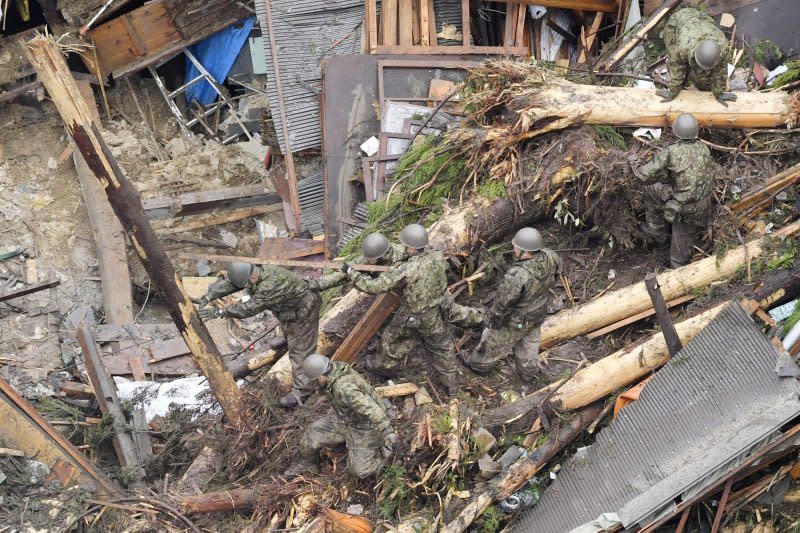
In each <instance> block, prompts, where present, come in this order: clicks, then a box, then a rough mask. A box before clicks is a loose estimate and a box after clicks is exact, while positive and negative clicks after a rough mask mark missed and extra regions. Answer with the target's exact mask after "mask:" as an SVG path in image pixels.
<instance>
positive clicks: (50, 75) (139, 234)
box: [24, 35, 242, 422]
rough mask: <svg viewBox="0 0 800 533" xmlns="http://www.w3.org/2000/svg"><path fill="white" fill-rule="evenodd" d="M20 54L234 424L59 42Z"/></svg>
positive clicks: (237, 395)
mask: <svg viewBox="0 0 800 533" xmlns="http://www.w3.org/2000/svg"><path fill="white" fill-rule="evenodd" d="M24 51H25V55H26V57H27V58H28V60H29V61H30V62H31V65H33V67H34V68H35V69H36V71H37V73H38V74H39V78H40V79H41V80H42V83H43V84H44V86H45V87H46V88H47V91H48V93H49V94H50V97H51V99H52V101H53V103H54V105H55V107H56V109H57V110H58V112H59V114H60V115H61V117H62V119H63V120H64V123H65V124H66V125H67V129H68V130H69V134H70V136H71V137H72V138H73V140H74V141H75V145H76V147H77V148H78V150H79V151H80V153H81V154H82V155H83V156H84V159H85V160H86V162H87V164H88V165H89V168H90V170H91V171H92V173H93V174H94V176H95V178H97V180H98V181H99V182H100V183H101V184H102V185H104V186H105V189H104V190H105V192H106V194H107V197H108V200H109V202H110V203H111V206H112V208H113V209H114V212H115V213H116V215H117V217H118V218H119V219H120V222H121V223H122V227H123V228H124V229H125V231H126V232H127V234H128V236H129V238H130V240H131V242H132V243H133V248H134V250H135V251H136V253H137V254H138V255H139V258H140V259H141V261H142V264H143V266H144V268H145V270H146V271H147V273H148V274H149V276H150V278H151V279H152V280H153V281H154V283H155V285H156V286H157V287H158V288H159V289H160V292H161V296H162V299H163V302H164V305H165V307H166V309H167V311H168V312H169V313H170V316H171V317H172V320H173V321H174V322H175V325H176V326H178V329H179V330H180V331H181V335H183V337H184V339H185V340H186V343H187V344H188V345H189V347H190V348H191V350H192V356H193V357H194V358H195V360H196V361H197V363H198V366H200V368H201V370H202V371H203V375H204V376H205V377H206V378H207V379H208V383H209V386H210V388H211V391H212V393H213V394H214V396H215V398H216V399H217V401H219V403H220V406H221V407H222V410H223V411H224V412H225V414H226V416H227V417H228V418H229V419H230V420H231V421H233V422H235V421H237V420H238V419H239V416H240V413H241V407H242V394H241V391H240V390H239V388H238V387H237V385H236V382H235V381H234V379H233V377H232V376H231V375H230V373H228V372H227V370H226V368H225V365H224V363H223V361H222V356H221V354H220V352H219V349H218V348H217V346H216V345H215V344H214V342H213V340H212V338H211V335H210V333H209V332H208V329H207V328H206V327H205V324H204V323H203V321H202V320H200V317H199V316H198V314H197V310H196V309H195V307H194V305H192V304H191V302H190V300H189V298H188V296H186V294H185V293H184V292H183V291H182V290H181V287H180V284H179V283H178V281H177V279H178V278H177V275H176V274H175V267H174V266H173V265H172V262H171V261H170V260H169V257H167V255H166V253H164V251H163V250H162V249H161V247H160V246H159V244H158V237H157V236H156V233H155V231H153V228H152V226H151V225H150V222H149V220H148V219H147V215H146V214H145V211H144V209H143V207H142V202H141V198H140V196H139V192H138V191H137V190H136V188H135V187H134V186H133V184H131V182H130V181H128V179H127V178H126V177H125V175H124V174H123V172H122V169H121V168H120V167H119V165H118V164H117V162H116V160H115V159H114V157H113V155H112V154H111V151H110V150H109V148H108V146H107V145H106V144H105V142H104V141H103V138H102V135H101V134H100V130H99V129H98V127H97V125H96V124H94V123H93V122H92V119H91V113H90V111H89V107H88V105H87V104H86V101H85V100H84V98H83V96H82V95H81V93H80V90H79V89H78V87H77V85H76V84H75V80H74V78H73V77H72V74H71V73H70V70H69V68H68V67H67V64H66V61H65V59H64V56H63V54H62V53H61V49H60V47H59V45H58V43H56V42H55V40H54V39H52V38H51V37H46V36H41V35H40V36H37V37H35V38H34V39H32V40H31V41H29V42H28V43H27V46H26V47H24Z"/></svg>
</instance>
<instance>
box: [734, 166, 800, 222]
mask: <svg viewBox="0 0 800 533" xmlns="http://www.w3.org/2000/svg"><path fill="white" fill-rule="evenodd" d="M798 181H800V164H797V165H794V166H791V167H789V168H787V169H786V170H784V171H783V172H779V173H778V174H775V175H774V176H772V177H771V178H770V179H768V180H767V182H766V183H765V184H764V188H763V189H759V190H758V191H755V192H752V193H749V194H746V195H745V196H744V197H743V198H742V199H741V200H739V201H738V202H736V203H735V204H733V205H732V206H731V210H733V212H734V213H737V214H740V217H741V216H743V215H742V213H744V214H746V216H748V217H752V216H754V215H756V214H757V213H759V212H760V211H763V210H764V209H765V208H766V207H767V206H769V205H770V204H771V203H772V201H773V199H774V198H775V195H776V194H778V193H779V192H780V191H782V190H784V189H785V188H787V187H789V186H791V185H793V184H795V183H797V182H798Z"/></svg>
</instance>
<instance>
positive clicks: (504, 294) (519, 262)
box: [462, 228, 561, 381]
mask: <svg viewBox="0 0 800 533" xmlns="http://www.w3.org/2000/svg"><path fill="white" fill-rule="evenodd" d="M511 244H513V246H514V258H515V259H516V264H515V265H514V266H512V267H511V268H510V269H508V272H506V274H505V276H503V279H502V280H501V281H500V284H499V285H498V287H497V292H496V294H495V297H494V303H493V304H492V309H491V311H490V312H489V324H490V325H489V327H487V328H486V329H485V330H484V331H483V336H482V337H481V341H480V343H479V344H478V346H476V347H475V350H473V351H472V353H470V354H467V355H463V356H462V359H463V361H464V364H465V365H467V366H468V367H469V368H471V369H472V370H475V371H476V372H480V373H485V372H489V371H490V370H492V368H493V367H494V365H495V363H497V362H498V361H500V360H502V359H505V358H506V357H508V356H513V357H514V363H515V365H516V369H517V373H518V374H519V376H520V377H521V378H522V379H523V380H524V381H532V380H533V379H534V378H535V377H536V374H537V371H538V366H539V340H540V338H541V326H542V322H544V318H545V316H546V315H547V299H548V291H549V290H550V287H552V286H553V284H554V283H555V280H556V276H558V274H560V273H561V260H560V259H559V257H558V254H556V252H554V251H553V250H550V249H549V248H544V247H543V246H542V236H541V234H540V233H539V232H538V231H537V230H536V229H534V228H522V229H521V230H519V231H518V232H517V234H516V235H515V236H514V238H513V239H512V241H511Z"/></svg>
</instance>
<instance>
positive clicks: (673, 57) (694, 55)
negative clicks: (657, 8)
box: [656, 7, 736, 106]
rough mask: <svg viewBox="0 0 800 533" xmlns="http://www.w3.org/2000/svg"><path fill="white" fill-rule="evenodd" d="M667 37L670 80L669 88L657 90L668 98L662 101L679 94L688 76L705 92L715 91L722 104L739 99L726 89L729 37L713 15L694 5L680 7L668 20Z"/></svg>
mask: <svg viewBox="0 0 800 533" xmlns="http://www.w3.org/2000/svg"><path fill="white" fill-rule="evenodd" d="M663 36H664V46H665V47H666V49H667V55H668V56H669V76H670V80H669V88H668V89H659V90H657V91H656V94H658V95H659V96H662V97H663V98H664V100H662V102H668V101H670V100H672V99H673V98H675V97H676V96H678V93H680V92H681V89H683V86H684V85H685V84H686V81H687V78H688V81H690V82H692V83H694V85H695V86H696V87H697V88H698V89H700V90H701V91H711V93H712V94H713V95H714V97H715V98H716V99H717V100H718V101H719V102H720V103H722V105H725V106H727V105H728V104H726V103H725V102H726V101H735V100H736V95H735V94H733V93H729V92H725V89H726V88H727V84H728V62H727V61H725V58H724V53H725V52H726V51H727V49H728V40H727V39H726V38H725V34H724V33H722V30H720V29H719V28H718V27H717V25H716V24H715V23H714V20H713V19H712V18H711V17H709V16H708V15H706V14H705V13H701V12H700V11H698V10H697V9H694V8H690V7H685V8H682V9H678V10H677V11H675V13H673V14H672V15H670V17H669V19H668V20H667V24H666V26H665V27H664V32H663Z"/></svg>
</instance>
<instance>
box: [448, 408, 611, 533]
mask: <svg viewBox="0 0 800 533" xmlns="http://www.w3.org/2000/svg"><path fill="white" fill-rule="evenodd" d="M602 410H603V405H602V404H601V403H597V404H595V405H592V406H591V407H587V408H585V409H583V410H581V411H580V412H578V413H575V415H574V416H573V417H572V418H570V420H569V422H568V423H566V424H563V425H561V424H559V426H558V427H557V428H556V429H554V430H553V431H551V433H550V435H548V439H547V440H546V441H545V443H544V444H542V445H541V446H539V447H538V448H537V449H536V450H534V451H533V453H531V454H530V455H528V456H527V457H525V458H524V459H519V460H518V461H517V462H515V463H514V464H512V465H511V467H509V469H508V470H507V471H505V472H504V473H503V474H502V475H501V476H500V478H499V479H498V480H496V481H493V482H492V484H491V486H490V487H489V488H488V489H486V490H484V491H483V492H481V493H480V494H478V495H477V496H476V497H475V498H474V499H473V500H472V501H471V502H470V503H469V504H468V505H467V506H466V507H465V508H464V509H463V510H462V511H461V513H459V515H458V516H457V517H456V518H455V519H454V520H452V521H451V522H450V523H448V524H447V525H446V526H445V527H443V528H442V529H441V530H440V533H461V532H462V531H465V530H466V529H467V527H469V525H470V524H471V523H472V522H473V521H474V520H475V519H476V518H478V517H479V516H480V515H482V514H483V512H484V511H486V509H488V508H489V506H490V505H491V504H492V502H493V501H495V500H504V499H506V498H508V497H509V496H511V494H513V493H514V492H515V491H516V490H518V489H519V488H520V487H522V486H523V485H524V484H525V482H526V481H527V480H528V479H530V478H531V477H532V476H533V475H535V474H536V473H537V472H538V471H539V470H541V469H542V468H543V467H544V466H545V465H546V464H547V462H548V461H550V459H552V458H553V456H554V455H555V454H556V453H558V452H559V451H560V450H562V449H563V448H564V446H566V445H567V444H569V443H570V442H572V441H573V440H575V439H576V438H577V437H578V435H580V434H581V432H582V431H583V430H584V429H585V428H586V427H587V426H589V424H591V423H592V422H593V421H594V420H595V419H596V418H597V417H598V416H599V415H600V413H601V412H602Z"/></svg>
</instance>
